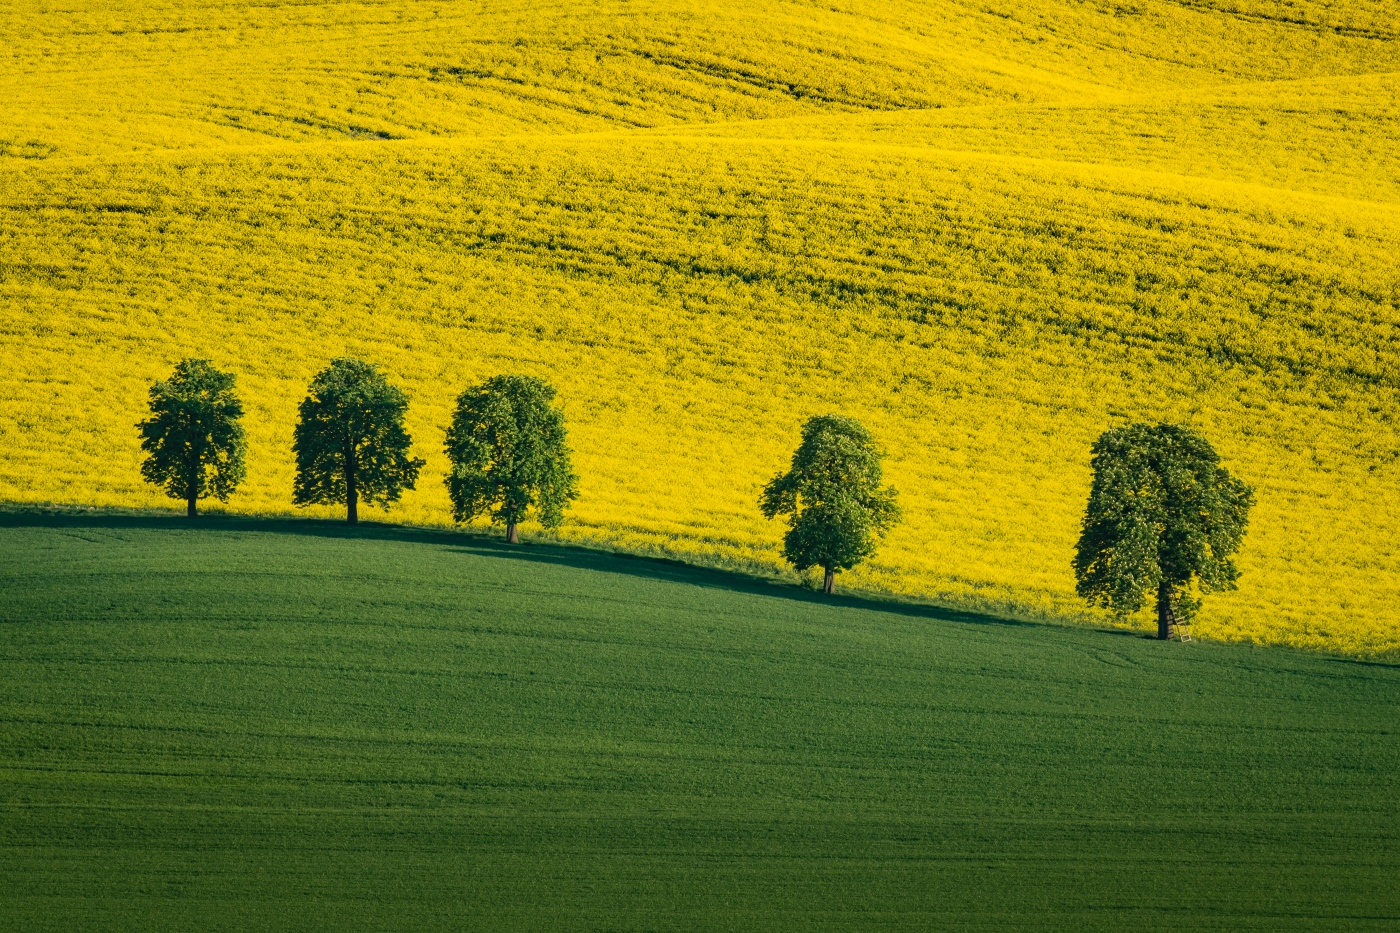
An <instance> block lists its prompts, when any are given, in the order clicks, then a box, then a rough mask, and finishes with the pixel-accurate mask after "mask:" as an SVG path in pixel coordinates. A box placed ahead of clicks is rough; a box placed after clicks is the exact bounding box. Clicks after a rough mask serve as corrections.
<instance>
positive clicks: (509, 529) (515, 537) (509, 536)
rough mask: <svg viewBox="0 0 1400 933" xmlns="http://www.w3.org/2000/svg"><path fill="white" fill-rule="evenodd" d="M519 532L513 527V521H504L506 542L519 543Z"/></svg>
mask: <svg viewBox="0 0 1400 933" xmlns="http://www.w3.org/2000/svg"><path fill="white" fill-rule="evenodd" d="M519 543H520V532H519V531H516V529H515V522H506V544H519Z"/></svg>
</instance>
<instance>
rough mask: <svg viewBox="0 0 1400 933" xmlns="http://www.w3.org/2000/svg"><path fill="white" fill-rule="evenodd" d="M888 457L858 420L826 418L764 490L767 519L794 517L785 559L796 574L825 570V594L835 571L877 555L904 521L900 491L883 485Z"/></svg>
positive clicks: (815, 422) (806, 431) (805, 433)
mask: <svg viewBox="0 0 1400 933" xmlns="http://www.w3.org/2000/svg"><path fill="white" fill-rule="evenodd" d="M883 459H884V454H883V453H881V452H880V451H879V450H878V449H877V448H876V447H875V442H874V439H873V438H871V436H870V432H869V431H867V430H866V429H865V428H864V427H863V426H861V423H860V422H859V421H856V420H855V419H854V418H844V417H842V416H840V415H821V416H818V417H816V418H812V419H811V420H809V421H808V422H807V424H806V425H804V426H803V428H802V444H801V445H800V446H799V447H798V448H797V452H796V453H795V454H793V456H792V467H791V469H789V470H788V471H787V472H786V473H784V474H781V475H779V476H777V477H775V478H774V479H773V481H772V482H770V483H769V484H768V485H767V486H765V487H764V489H763V497H762V499H760V501H759V504H760V506H761V507H762V509H763V514H764V516H765V517H767V518H774V517H776V516H778V515H787V516H789V518H788V533H787V536H786V537H785V538H784V539H783V556H784V557H785V558H787V560H788V561H789V562H791V563H792V565H793V566H794V567H796V568H797V570H798V571H799V572H800V571H804V570H806V569H807V568H809V567H821V568H822V569H823V570H824V571H826V577H825V580H824V581H823V584H822V589H823V591H824V592H827V593H831V592H832V591H833V590H834V589H835V587H836V572H837V571H838V570H849V569H851V568H852V567H854V566H856V565H857V564H859V563H860V562H861V561H863V560H865V559H866V558H867V557H869V556H871V555H872V554H874V553H875V546H876V544H877V542H878V540H879V539H880V538H883V537H884V536H885V534H886V533H887V532H888V531H889V529H890V528H892V527H894V525H895V523H896V522H898V521H899V516H900V511H899V505H898V504H897V503H896V502H895V495H896V494H895V491H894V490H893V489H890V488H889V487H881V485H880V480H881V473H882V470H881V461H882V460H883Z"/></svg>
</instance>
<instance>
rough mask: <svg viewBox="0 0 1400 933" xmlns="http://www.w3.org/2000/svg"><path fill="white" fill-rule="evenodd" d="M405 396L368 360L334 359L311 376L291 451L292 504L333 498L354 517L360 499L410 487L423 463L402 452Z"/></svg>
mask: <svg viewBox="0 0 1400 933" xmlns="http://www.w3.org/2000/svg"><path fill="white" fill-rule="evenodd" d="M407 410H408V396H406V395H404V393H403V392H402V391H401V390H400V389H398V388H396V387H394V386H391V385H389V383H388V382H387V381H386V380H385V379H384V376H383V374H381V373H380V372H379V370H378V369H377V368H375V367H374V366H373V365H371V364H369V363H366V362H363V361H362V360H355V359H349V358H346V357H341V358H340V359H336V360H332V361H331V365H330V366H328V367H326V368H325V369H323V370H321V372H320V373H318V374H317V376H316V378H315V379H313V380H312V381H311V386H310V388H309V391H308V393H307V397H306V399H305V400H304V401H302V403H301V421H300V422H299V423H298V424H297V429H296V437H295V440H294V442H293V444H292V449H293V450H294V451H295V452H296V458H297V475H296V483H295V486H294V489H293V494H292V501H294V502H295V503H296V504H297V505H312V504H318V503H323V504H331V503H335V504H340V503H344V505H345V507H346V515H345V517H346V521H347V522H349V523H350V524H351V525H353V524H355V523H356V522H357V521H359V503H360V500H361V499H363V500H364V501H365V502H368V503H371V504H377V505H380V506H383V507H384V508H386V509H387V508H388V507H389V504H390V503H392V502H397V501H398V498H399V494H400V493H401V492H402V491H403V490H405V489H412V488H413V484H414V483H415V482H417V480H418V471H419V470H421V469H422V468H423V463H424V461H422V460H415V459H413V458H411V457H409V455H408V450H409V445H410V444H411V443H412V440H411V439H410V438H409V436H408V432H407V431H405V430H404V426H403V417H404V412H405V411H407Z"/></svg>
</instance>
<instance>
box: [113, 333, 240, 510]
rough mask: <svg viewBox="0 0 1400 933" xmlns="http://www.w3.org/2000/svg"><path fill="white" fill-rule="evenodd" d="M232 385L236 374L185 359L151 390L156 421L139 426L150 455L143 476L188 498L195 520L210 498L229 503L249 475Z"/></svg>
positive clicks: (174, 495) (143, 445) (178, 496)
mask: <svg viewBox="0 0 1400 933" xmlns="http://www.w3.org/2000/svg"><path fill="white" fill-rule="evenodd" d="M233 383H234V377H233V374H232V373H224V372H219V370H217V369H215V368H214V367H213V366H210V365H209V361H208V360H194V359H187V360H181V361H180V362H179V363H178V364H177V365H176V366H175V372H174V373H173V374H172V375H171V377H170V378H169V379H167V380H165V381H164V382H157V383H156V384H155V385H153V386H151V396H150V405H151V417H150V418H149V419H148V420H146V421H142V422H141V423H140V424H138V425H137V426H136V427H137V428H138V429H139V430H140V431H141V435H142V437H141V449H142V450H144V451H146V453H147V455H148V456H147V457H146V460H145V462H144V463H142V464H141V476H142V477H143V478H144V479H145V480H146V481H147V482H148V483H153V484H154V485H156V486H163V487H164V488H165V492H166V494H167V495H169V496H170V498H172V499H183V500H185V506H186V514H187V515H189V517H190V518H194V517H195V516H196V515H197V514H198V509H199V500H200V499H202V498H204V497H206V496H210V495H212V496H214V498H216V499H218V500H219V501H220V502H227V501H228V497H229V495H230V494H231V493H232V492H233V491H234V489H235V488H237V486H238V484H239V483H240V482H242V480H243V477H244V476H245V475H246V472H247V470H246V468H245V466H244V463H243V456H244V453H245V452H246V451H247V445H246V444H245V442H244V439H243V426H242V425H241V424H239V419H240V418H242V417H243V405H242V404H241V403H240V402H239V401H238V396H236V395H234V393H233Z"/></svg>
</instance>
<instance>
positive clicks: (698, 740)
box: [0, 512, 1400, 931]
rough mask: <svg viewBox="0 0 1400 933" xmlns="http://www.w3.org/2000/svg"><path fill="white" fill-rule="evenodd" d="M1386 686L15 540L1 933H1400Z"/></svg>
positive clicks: (354, 538)
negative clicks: (900, 932) (196, 932)
mask: <svg viewBox="0 0 1400 933" xmlns="http://www.w3.org/2000/svg"><path fill="white" fill-rule="evenodd" d="M1398 728H1400V667H1397V666H1394V665H1385V664H1375V663H1363V662H1356V661H1348V660H1344V659H1338V658H1330V657H1324V656H1319V655H1308V654H1302V653H1297V652H1291V651H1284V650H1276V649H1270V650H1263V649H1251V648H1246V647H1239V646H1233V647H1226V646H1219V645H1211V644H1201V643H1197V644H1187V645H1179V644H1175V643H1173V644H1160V643H1156V642H1153V641H1149V640H1145V639H1142V638H1139V637H1136V636H1134V635H1128V634H1122V633H1109V632H1098V631H1090V630H1083V629H1073V628H1062V627H1052V626H1038V625H1028V624H1020V623H1014V622H1007V621H1003V620H997V619H992V618H984V617H977V616H967V615H958V614H955V613H947V612H943V611H941V610H937V609H934V608H931V607H924V606H907V605H901V604H898V603H886V602H880V601H875V600H862V599H856V598H838V599H836V600H834V601H828V600H823V599H822V598H821V597H819V596H817V595H816V594H813V593H809V592H807V591H804V590H800V589H796V588H792V587H786V586H780V585H776V584H767V583H764V582H762V581H755V580H750V579H748V578H744V577H740V576H735V575H729V574H724V573H719V572H714V571H706V570H696V569H691V568H686V567H682V566H676V565H671V564H666V563H662V562H652V561H644V560H636V559H626V558H622V557H616V556H613V555H610V554H605V553H599V552H591V551H584V550H575V549H569V548H556V547H546V546H529V545H527V546H524V547H521V548H516V549H508V548H506V547H505V546H503V545H500V544H498V543H496V542H495V541H493V540H488V539H485V538H482V537H478V536H473V535H464V534H452V533H435V532H431V531H414V530H406V529H397V528H393V527H387V526H366V527H364V528H362V529H361V530H358V531H353V532H352V531H350V530H348V529H345V528H344V527H342V526H338V525H334V524H329V523H318V522H311V521H258V520H252V519H217V518H215V519H208V520H203V521H201V522H200V523H198V524H197V525H195V526H193V527H191V526H189V525H188V524H187V523H186V522H184V521H183V520H166V519H159V518H142V517H121V516H100V515H99V516H90V517H83V516H73V515H68V516H62V515H58V516H54V515H42V514H38V513H23V512H21V513H10V514H5V515H0V905H3V907H0V928H3V929H13V930H26V931H41V930H85V931H96V930H143V931H156V930H187V929H201V930H311V929H324V930H467V929H479V930H556V929H557V930H571V929H576V930H635V931H646V930H679V929H687V930H706V931H712V930H779V929H793V930H836V929H862V930H883V929H911V930H912V929H917V930H928V929H941V930H1012V929H1017V930H1075V931H1082V930H1100V929H1101V930H1125V929H1133V930H1192V931H1198V930H1232V931H1238V930H1261V931H1263V930H1268V931H1278V930H1393V929H1396V928H1397V926H1398V925H1400V736H1397V729H1398Z"/></svg>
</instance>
